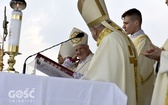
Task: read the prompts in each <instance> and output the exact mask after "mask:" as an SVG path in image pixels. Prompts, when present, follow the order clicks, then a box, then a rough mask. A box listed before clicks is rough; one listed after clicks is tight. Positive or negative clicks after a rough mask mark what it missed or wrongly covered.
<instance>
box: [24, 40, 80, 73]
mask: <svg viewBox="0 0 168 105" xmlns="http://www.w3.org/2000/svg"><path fill="white" fill-rule="evenodd" d="M74 38H77V37H73V38H70V39H68V40H66V41H63V42H61V43H58V44H56V45H53V46H51V47H49V48H46V49H44V50H42V51H39V52H37V53H35V54H32V55H30V56H28V57H27V58H26V59H25V61H24V64H23V74H25V73H26V61H27V60H28V59H29V58H30V57H32V56H35V55H36V54H38V53H42V52H44V51H46V50H49V49H51V48H53V47H55V46H58V45H60V44H63V43H65V42H68V41H70V40H72V39H74Z"/></svg>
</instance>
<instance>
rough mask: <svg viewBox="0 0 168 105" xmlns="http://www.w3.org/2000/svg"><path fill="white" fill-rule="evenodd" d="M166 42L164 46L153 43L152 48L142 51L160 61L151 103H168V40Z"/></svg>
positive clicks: (155, 104) (158, 104)
mask: <svg viewBox="0 0 168 105" xmlns="http://www.w3.org/2000/svg"><path fill="white" fill-rule="evenodd" d="M166 42H167V43H165V44H164V45H163V48H159V47H157V46H155V45H153V44H151V46H152V47H153V48H152V49H149V50H147V51H146V52H141V54H142V55H145V56H146V57H148V58H151V59H154V60H156V61H159V62H160V67H159V72H158V74H157V77H156V82H155V86H154V91H153V96H152V101H151V105H168V40H167V41H166Z"/></svg>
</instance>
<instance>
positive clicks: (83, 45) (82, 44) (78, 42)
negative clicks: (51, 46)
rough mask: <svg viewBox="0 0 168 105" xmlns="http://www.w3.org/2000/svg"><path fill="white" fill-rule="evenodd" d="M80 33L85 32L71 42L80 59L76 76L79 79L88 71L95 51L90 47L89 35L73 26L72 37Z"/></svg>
mask: <svg viewBox="0 0 168 105" xmlns="http://www.w3.org/2000/svg"><path fill="white" fill-rule="evenodd" d="M78 33H84V36H83V37H82V38H75V39H72V40H71V44H72V46H73V47H74V50H75V53H76V56H77V57H78V59H79V62H78V65H77V68H76V69H75V71H74V72H75V73H74V78H76V79H79V78H81V77H82V76H83V75H85V73H86V72H87V71H88V67H89V64H90V61H91V59H92V57H93V53H92V52H91V50H90V49H89V45H88V35H87V34H86V33H85V32H83V31H81V30H80V29H77V28H75V27H74V28H73V30H72V32H71V34H70V38H73V37H75V36H76V35H77V34H78Z"/></svg>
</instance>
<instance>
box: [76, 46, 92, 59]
mask: <svg viewBox="0 0 168 105" xmlns="http://www.w3.org/2000/svg"><path fill="white" fill-rule="evenodd" d="M74 48H75V52H76V56H77V57H78V58H79V59H80V60H84V59H85V58H86V57H87V56H88V55H89V53H90V51H89V46H88V45H83V44H80V45H77V46H75V47H74Z"/></svg>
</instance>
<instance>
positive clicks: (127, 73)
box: [82, 32, 138, 105]
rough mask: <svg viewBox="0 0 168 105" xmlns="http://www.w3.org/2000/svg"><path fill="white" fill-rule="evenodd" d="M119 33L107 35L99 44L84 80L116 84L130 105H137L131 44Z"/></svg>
mask: <svg viewBox="0 0 168 105" xmlns="http://www.w3.org/2000/svg"><path fill="white" fill-rule="evenodd" d="M125 37H126V36H122V35H120V34H119V33H117V32H111V33H109V34H108V35H106V36H105V37H104V38H103V39H102V41H101V43H100V44H99V46H98V48H97V50H96V52H95V54H94V56H93V58H92V60H91V63H90V66H89V69H88V72H87V73H86V74H85V75H84V76H83V77H82V79H87V80H95V81H103V82H112V83H115V84H116V85H117V86H118V87H119V88H120V89H121V90H122V91H123V92H124V93H125V94H126V95H127V96H128V102H127V104H128V105H137V104H136V103H137V101H136V95H137V94H136V92H137V91H138V90H137V88H136V83H137V82H138V80H136V83H135V79H136V78H138V77H136V76H138V74H136V75H135V72H134V70H135V69H134V64H132V63H130V58H131V56H130V52H131V53H133V51H132V49H129V47H130V43H129V42H128V41H126V40H125Z"/></svg>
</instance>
